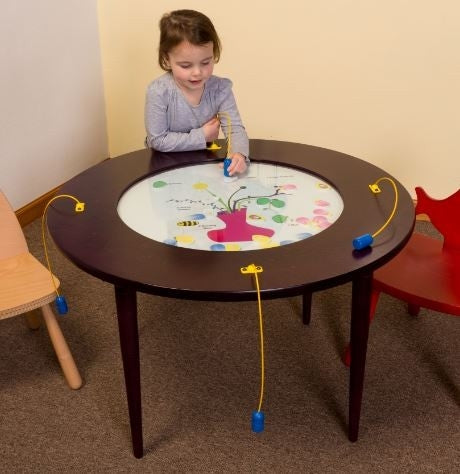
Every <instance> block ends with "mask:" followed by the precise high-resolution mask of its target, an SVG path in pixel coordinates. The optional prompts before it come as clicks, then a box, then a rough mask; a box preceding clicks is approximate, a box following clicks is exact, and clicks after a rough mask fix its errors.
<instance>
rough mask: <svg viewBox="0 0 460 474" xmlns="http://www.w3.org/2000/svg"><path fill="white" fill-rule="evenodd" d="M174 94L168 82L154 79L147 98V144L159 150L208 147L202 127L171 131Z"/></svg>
mask: <svg viewBox="0 0 460 474" xmlns="http://www.w3.org/2000/svg"><path fill="white" fill-rule="evenodd" d="M172 100H173V94H172V92H171V90H170V89H169V88H168V87H167V84H164V83H162V82H161V81H153V82H152V83H151V84H150V85H149V87H148V88H147V93H146V99H145V111H144V119H145V129H146V132H147V138H146V144H147V145H148V146H149V147H151V148H154V149H155V150H158V151H164V152H170V151H191V150H200V149H203V148H206V140H205V137H204V133H203V130H202V128H195V129H191V130H190V131H187V132H172V131H170V124H169V120H170V119H169V116H168V108H169V107H171V106H173V104H171V101H172Z"/></svg>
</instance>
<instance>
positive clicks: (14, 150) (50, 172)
mask: <svg viewBox="0 0 460 474" xmlns="http://www.w3.org/2000/svg"><path fill="white" fill-rule="evenodd" d="M0 14H1V28H0V64H1V69H2V70H1V73H0V104H1V105H0V188H2V189H3V191H4V192H5V193H6V195H7V196H8V198H9V200H10V201H11V204H12V205H13V207H14V208H15V209H18V208H20V207H22V206H24V205H26V204H28V203H30V202H31V201H33V200H34V199H36V198H38V197H40V196H42V195H43V194H45V193H47V192H48V191H50V190H51V189H53V188H55V187H56V186H59V185H60V184H62V183H63V182H65V181H66V180H68V179H70V178H71V177H72V176H74V175H76V174H77V173H79V172H81V171H83V170H85V169H86V168H88V167H89V166H91V165H93V164H95V163H97V162H99V161H101V160H102V159H104V158H106V157H107V154H108V152H107V132H106V123H105V109H104V95H103V84H102V68H101V62H100V50H99V31H98V20H97V2H96V0H66V1H61V0H41V1H40V2H37V1H36V0H3V1H2V2H1V6H0Z"/></svg>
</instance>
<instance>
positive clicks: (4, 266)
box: [0, 253, 59, 319]
mask: <svg viewBox="0 0 460 474" xmlns="http://www.w3.org/2000/svg"><path fill="white" fill-rule="evenodd" d="M54 281H55V283H56V288H58V287H59V280H58V279H57V278H56V277H54ZM55 297H56V292H55V289H54V286H53V283H52V281H51V275H50V272H49V271H48V269H47V268H45V267H44V266H43V265H42V264H41V263H40V262H39V261H38V260H37V259H36V258H35V257H34V256H33V255H31V254H30V253H22V254H19V255H15V256H14V257H10V258H7V259H3V260H0V319H5V318H9V317H12V316H17V315H19V314H22V313H24V312H27V311H31V310H33V309H35V308H39V307H41V306H43V305H44V304H47V303H50V302H52V301H53V300H54V299H55Z"/></svg>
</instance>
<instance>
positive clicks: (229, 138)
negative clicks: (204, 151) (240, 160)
mask: <svg viewBox="0 0 460 474" xmlns="http://www.w3.org/2000/svg"><path fill="white" fill-rule="evenodd" d="M218 115H219V117H220V116H224V117H225V118H226V119H227V127H228V129H227V157H228V158H230V156H231V155H230V153H231V152H232V120H231V118H230V115H229V114H228V113H227V112H219V113H218Z"/></svg>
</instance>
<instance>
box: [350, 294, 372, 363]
mask: <svg viewBox="0 0 460 474" xmlns="http://www.w3.org/2000/svg"><path fill="white" fill-rule="evenodd" d="M379 297H380V291H379V290H375V289H372V293H371V306H370V309H369V324H370V323H371V322H372V320H373V319H374V316H375V310H376V309H377V303H378V302H379ZM342 362H343V363H344V364H345V365H346V366H347V367H350V363H351V351H350V344H348V345H347V347H345V350H344V351H343V356H342Z"/></svg>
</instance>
